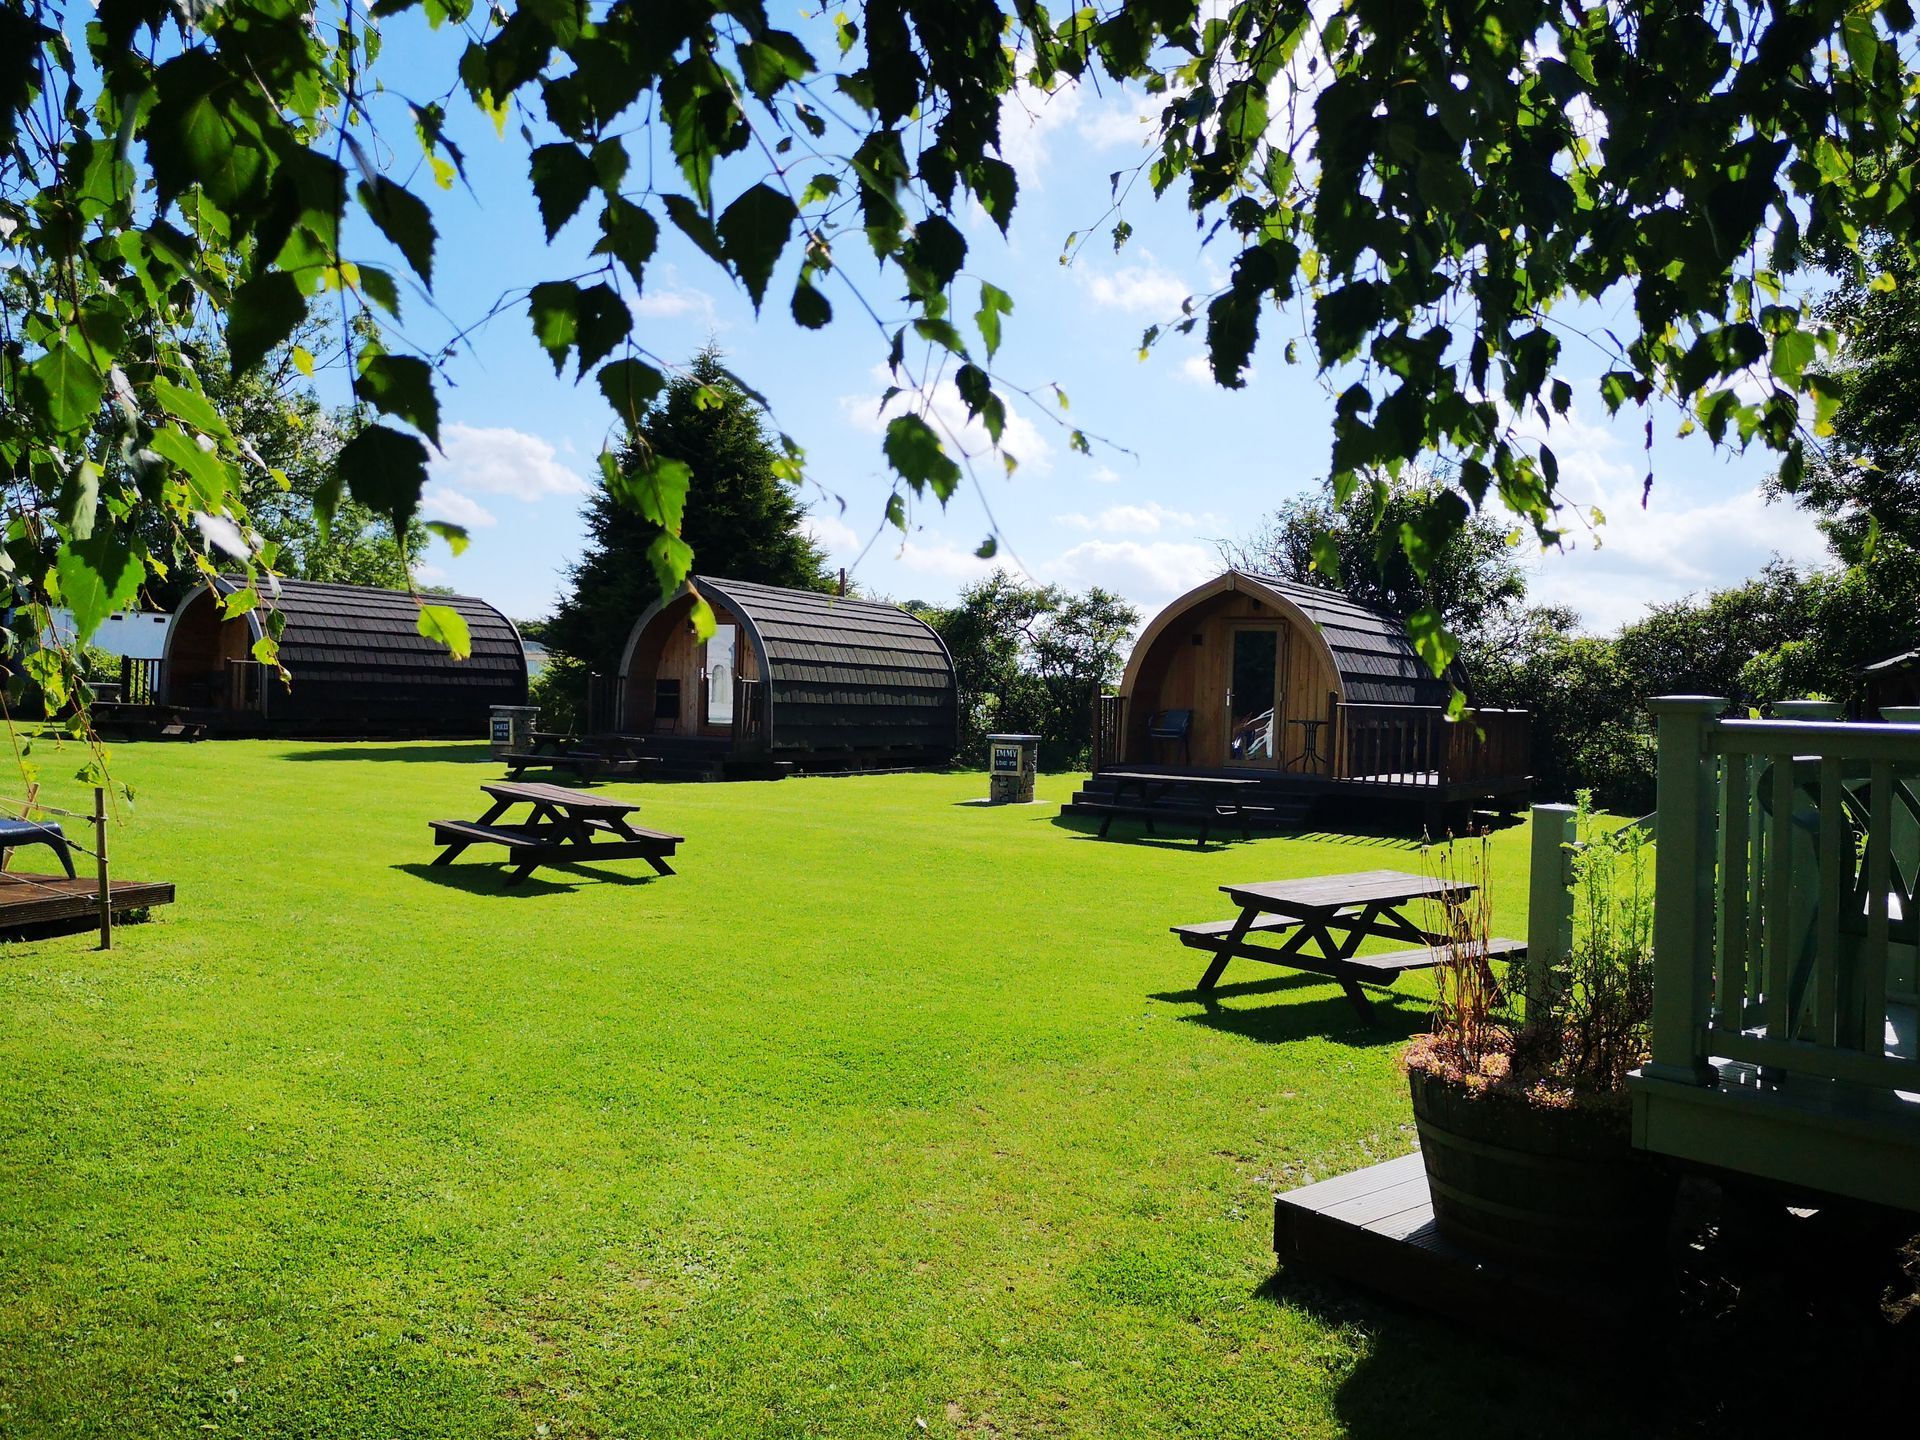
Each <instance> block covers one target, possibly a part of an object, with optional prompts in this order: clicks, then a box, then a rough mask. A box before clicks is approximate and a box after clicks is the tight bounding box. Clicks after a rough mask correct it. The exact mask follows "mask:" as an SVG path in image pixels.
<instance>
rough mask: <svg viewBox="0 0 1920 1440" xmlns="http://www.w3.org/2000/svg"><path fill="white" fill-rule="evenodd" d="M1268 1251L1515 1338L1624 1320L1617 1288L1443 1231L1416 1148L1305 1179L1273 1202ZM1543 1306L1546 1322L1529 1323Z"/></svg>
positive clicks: (1560, 1334) (1601, 1329) (1599, 1328)
mask: <svg viewBox="0 0 1920 1440" xmlns="http://www.w3.org/2000/svg"><path fill="white" fill-rule="evenodd" d="M1273 1249H1274V1254H1275V1255H1276V1256H1277V1257H1278V1258H1279V1260H1280V1262H1281V1264H1283V1265H1289V1266H1291V1265H1299V1266H1302V1267H1304V1268H1307V1269H1311V1270H1314V1271H1317V1272H1320V1273H1323V1274H1330V1275H1335V1276H1338V1277H1339V1278H1340V1279H1343V1280H1350V1281H1353V1282H1355V1283H1356V1284H1359V1285H1363V1286H1365V1287H1366V1288H1368V1289H1370V1290H1374V1291H1377V1292H1378V1293H1380V1294H1383V1295H1388V1296H1391V1297H1393V1298H1394V1299H1396V1300H1401V1301H1405V1302H1406V1303H1408V1304H1411V1305H1417V1306H1419V1307H1421V1308H1422V1309H1428V1310H1434V1311H1438V1312H1439V1313H1440V1314H1442V1315H1445V1316H1447V1317H1449V1318H1454V1319H1459V1320H1463V1321H1466V1322H1469V1323H1471V1324H1472V1325H1473V1326H1474V1327H1475V1328H1476V1329H1484V1328H1487V1327H1489V1326H1491V1327H1494V1328H1499V1329H1503V1330H1504V1331H1505V1332H1506V1335H1507V1338H1508V1339H1511V1340H1515V1341H1519V1342H1521V1343H1540V1344H1550V1345H1561V1344H1564V1343H1565V1342H1566V1340H1567V1337H1568V1332H1569V1330H1575V1331H1583V1332H1585V1333H1586V1334H1587V1335H1588V1336H1590V1337H1594V1338H1601V1337H1606V1336H1610V1335H1613V1334H1616V1333H1618V1332H1619V1330H1620V1328H1621V1327H1622V1326H1623V1325H1624V1323H1625V1322H1626V1320H1627V1318H1628V1311H1629V1309H1630V1305H1629V1299H1628V1295H1627V1292H1626V1289H1625V1287H1624V1286H1614V1285H1610V1284H1605V1283H1601V1282H1600V1281H1599V1279H1598V1277H1582V1279H1581V1280H1579V1281H1574V1280H1569V1279H1560V1278H1555V1277H1541V1276H1536V1275H1531V1274H1528V1273H1526V1272H1524V1271H1520V1270H1515V1269H1512V1268H1510V1267H1507V1266H1504V1265H1499V1264H1495V1263H1491V1262H1488V1261H1485V1260H1482V1259H1480V1258H1478V1257H1476V1256H1474V1255H1471V1254H1469V1253H1468V1252H1467V1251H1465V1250H1462V1249H1461V1248H1460V1247H1459V1246H1457V1245H1454V1244H1453V1243H1452V1242H1451V1241H1449V1240H1447V1239H1445V1238H1444V1237H1443V1236H1442V1235H1441V1234H1440V1233H1439V1231H1437V1230H1436V1229H1435V1228H1434V1224H1433V1201H1432V1199H1431V1197H1430V1196H1429V1194H1428V1191H1427V1172H1426V1168H1425V1166H1424V1165H1423V1164H1422V1163H1421V1159H1420V1153H1419V1151H1417V1150H1416V1151H1415V1152H1414V1153H1413V1154H1411V1155H1403V1156H1401V1157H1400V1158H1399V1159H1398V1160H1387V1161H1384V1162H1382V1163H1381V1164H1378V1165H1369V1166H1368V1167H1367V1168H1366V1169H1364V1170H1356V1171H1353V1172H1352V1173H1351V1174H1347V1175H1341V1176H1338V1177H1336V1178H1334V1179H1332V1180H1322V1181H1319V1182H1317V1183H1316V1184H1312V1185H1304V1186H1302V1187H1300V1188H1299V1189H1297V1190H1289V1191H1287V1192H1286V1193H1285V1194H1282V1195H1276V1196H1275V1197H1274V1201H1273ZM1542 1314H1550V1315H1552V1316H1553V1317H1554V1318H1553V1324H1552V1326H1550V1327H1545V1330H1546V1333H1543V1327H1541V1326H1539V1325H1538V1324H1537V1323H1536V1318H1535V1317H1537V1316H1539V1315H1542Z"/></svg>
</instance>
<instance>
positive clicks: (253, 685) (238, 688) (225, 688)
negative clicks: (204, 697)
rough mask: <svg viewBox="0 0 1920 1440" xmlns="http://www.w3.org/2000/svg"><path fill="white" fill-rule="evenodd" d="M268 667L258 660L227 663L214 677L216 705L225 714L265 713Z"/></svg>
mask: <svg viewBox="0 0 1920 1440" xmlns="http://www.w3.org/2000/svg"><path fill="white" fill-rule="evenodd" d="M266 698H267V667H266V666H264V665H262V664H261V663H260V662H259V661H258V660H227V661H224V662H222V664H221V668H220V669H219V670H218V671H216V672H215V674H214V676H213V703H214V705H215V707H216V708H219V709H222V710H264V709H266Z"/></svg>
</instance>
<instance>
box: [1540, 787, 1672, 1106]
mask: <svg viewBox="0 0 1920 1440" xmlns="http://www.w3.org/2000/svg"><path fill="white" fill-rule="evenodd" d="M1574 837H1575V839H1574V845H1575V849H1574V853H1573V948H1572V950H1571V951H1570V952H1569V953H1568V954H1567V955H1566V956H1565V957H1562V958H1561V959H1559V960H1558V961H1556V963H1554V964H1553V965H1552V966H1551V968H1550V971H1549V977H1550V982H1551V983H1552V985H1553V986H1554V993H1553V994H1552V995H1551V996H1550V997H1549V999H1548V1004H1547V1015H1546V1016H1545V1017H1532V1016H1530V1017H1528V1018H1529V1022H1530V1023H1529V1027H1528V1029H1529V1032H1530V1034H1529V1037H1528V1043H1527V1045H1526V1046H1525V1047H1524V1064H1525V1069H1526V1071H1527V1073H1528V1078H1537V1079H1539V1080H1542V1081H1545V1082H1546V1083H1547V1084H1549V1085H1551V1086H1553V1087H1555V1088H1556V1089H1564V1090H1566V1091H1569V1092H1571V1093H1572V1094H1574V1095H1607V1096H1613V1097H1616V1098H1617V1099H1622V1100H1623V1099H1624V1098H1625V1095H1626V1088H1627V1072H1628V1071H1630V1070H1632V1069H1633V1068H1634V1067H1636V1066H1638V1065H1640V1064H1642V1063H1643V1062H1644V1061H1645V1060H1646V1058H1647V1046H1648V1043H1649V1037H1650V1034H1651V1031H1650V1025H1651V1022H1652V1019H1653V835H1652V832H1651V831H1649V830H1647V829H1644V828H1642V827H1641V826H1639V825H1637V824H1627V825H1624V826H1616V825H1615V824H1613V823H1612V822H1610V821H1605V820H1603V819H1602V817H1601V816H1599V815H1598V814H1597V813H1596V812H1595V810H1594V807H1593V793H1592V792H1591V791H1588V790H1582V791H1580V792H1579V794H1578V795H1577V796H1576V808H1575V815H1574Z"/></svg>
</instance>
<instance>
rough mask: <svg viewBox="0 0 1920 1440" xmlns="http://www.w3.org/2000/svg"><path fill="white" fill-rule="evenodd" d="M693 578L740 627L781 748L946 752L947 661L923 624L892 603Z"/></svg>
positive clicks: (953, 716)
mask: <svg viewBox="0 0 1920 1440" xmlns="http://www.w3.org/2000/svg"><path fill="white" fill-rule="evenodd" d="M693 584H694V586H695V588H696V589H698V590H699V591H700V592H701V593H702V594H704V595H706V596H707V597H708V598H709V599H710V600H712V601H715V602H718V603H719V604H721V605H724V606H725V607H726V608H727V609H728V610H730V611H732V612H733V614H734V615H735V616H736V617H737V618H738V619H739V621H740V624H741V626H742V627H743V628H744V629H745V630H746V631H747V634H748V637H749V639H750V641H751V643H752V644H753V647H754V651H755V653H756V655H757V656H758V658H759V660H760V663H761V672H760V673H761V678H762V681H763V683H765V684H766V685H767V687H768V698H769V701H770V717H769V737H768V738H769V743H770V745H771V746H772V748H774V749H776V750H782V749H809V750H816V749H830V748H837V747H848V748H852V749H875V748H905V747H919V748H927V749H948V750H950V749H952V747H953V745H954V743H955V730H956V724H957V721H958V716H959V702H958V698H957V694H956V690H955V685H954V674H953V659H952V657H951V656H949V655H948V654H947V647H946V646H945V645H944V644H942V643H941V640H940V637H939V636H938V635H936V634H935V633H934V632H933V629H932V627H930V626H929V625H927V624H926V623H925V622H924V621H921V620H918V619H916V618H915V617H914V616H912V615H909V614H908V613H907V612H906V611H904V610H902V609H900V608H899V607H898V606H897V605H886V604H881V603H879V602H877V601H873V600H856V599H853V598H851V597H849V596H840V595H821V594H817V593H816V592H814V591H811V590H787V589H782V588H780V587H778V586H774V585H757V584H754V583H752V582H750V581H745V580H728V579H725V578H724V577H721V576H711V575H696V576H694V577H693Z"/></svg>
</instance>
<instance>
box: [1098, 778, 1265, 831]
mask: <svg viewBox="0 0 1920 1440" xmlns="http://www.w3.org/2000/svg"><path fill="white" fill-rule="evenodd" d="M1100 778H1101V779H1103V780H1111V781H1112V782H1113V798H1112V799H1111V800H1094V799H1087V800H1080V801H1077V802H1076V803H1075V805H1074V808H1075V809H1076V810H1086V811H1090V812H1092V813H1093V814H1096V815H1098V816H1100V832H1099V834H1100V838H1101V839H1102V840H1104V839H1106V838H1107V831H1108V830H1110V829H1111V828H1112V827H1113V821H1114V817H1115V816H1117V815H1125V816H1127V817H1129V818H1131V819H1136V820H1141V821H1144V822H1145V824H1146V827H1147V833H1148V834H1149V835H1154V834H1158V833H1159V832H1158V831H1156V830H1155V829H1154V828H1153V823H1154V821H1155V820H1184V821H1192V822H1193V823H1195V824H1196V825H1198V826H1199V835H1198V837H1197V839H1196V841H1195V843H1196V844H1198V845H1201V846H1204V845H1205V844H1206V843H1207V840H1208V837H1209V836H1210V835H1211V834H1212V833H1213V826H1214V825H1215V823H1217V822H1219V821H1226V822H1229V823H1238V825H1239V826H1240V835H1241V838H1242V839H1245V840H1251V839H1252V838H1253V831H1252V829H1251V827H1250V826H1249V825H1248V823H1247V819H1248V815H1249V814H1250V813H1251V812H1252V810H1253V809H1254V808H1255V807H1253V806H1249V805H1248V804H1247V803H1246V801H1245V800H1244V799H1243V798H1242V792H1245V791H1248V790H1257V789H1258V788H1259V786H1260V782H1259V781H1258V780H1254V779H1240V778H1238V777H1233V776H1204V777H1196V776H1192V775H1162V774H1160V773H1158V772H1156V771H1152V770H1102V771H1101V772H1100ZM1193 788H1198V789H1200V790H1202V791H1208V790H1211V791H1214V792H1215V794H1214V795H1212V796H1208V795H1204V794H1202V795H1196V796H1194V797H1192V798H1191V800H1188V801H1187V802H1186V803H1185V804H1184V805H1181V806H1177V807H1176V806H1170V805H1169V804H1168V803H1167V802H1168V799H1169V796H1168V793H1167V792H1168V791H1170V790H1175V789H1193ZM1130 791H1131V792H1132V793H1133V794H1134V795H1135V796H1137V797H1138V798H1136V799H1129V798H1128V792H1130Z"/></svg>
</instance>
